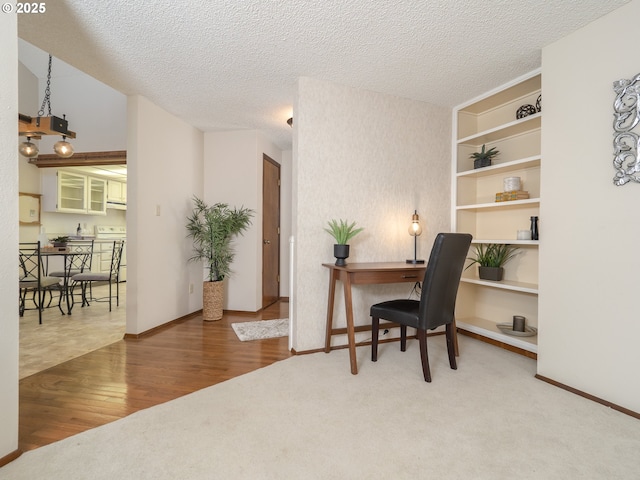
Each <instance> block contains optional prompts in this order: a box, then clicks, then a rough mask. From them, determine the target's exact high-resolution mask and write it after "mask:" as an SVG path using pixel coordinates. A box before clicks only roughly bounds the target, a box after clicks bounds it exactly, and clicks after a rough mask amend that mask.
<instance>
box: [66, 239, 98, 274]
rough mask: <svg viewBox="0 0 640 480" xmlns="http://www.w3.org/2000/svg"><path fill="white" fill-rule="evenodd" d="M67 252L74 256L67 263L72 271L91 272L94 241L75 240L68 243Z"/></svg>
mask: <svg viewBox="0 0 640 480" xmlns="http://www.w3.org/2000/svg"><path fill="white" fill-rule="evenodd" d="M67 250H68V251H69V252H71V253H73V254H74V255H72V256H71V257H70V258H69V259H68V261H67V265H68V267H69V269H70V270H72V271H80V272H84V271H85V270H91V261H92V259H93V240H73V241H71V242H69V243H67Z"/></svg>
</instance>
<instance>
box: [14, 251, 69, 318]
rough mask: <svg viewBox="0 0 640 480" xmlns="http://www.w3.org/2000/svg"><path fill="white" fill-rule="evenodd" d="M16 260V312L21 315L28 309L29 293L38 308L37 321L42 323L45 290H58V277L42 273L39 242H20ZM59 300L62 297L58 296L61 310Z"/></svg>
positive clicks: (59, 306) (42, 266)
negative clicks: (18, 290)
mask: <svg viewBox="0 0 640 480" xmlns="http://www.w3.org/2000/svg"><path fill="white" fill-rule="evenodd" d="M18 261H19V263H18V265H19V266H18V277H19V281H18V285H19V288H20V296H19V303H18V312H19V314H20V316H21V317H22V316H24V312H25V310H30V309H28V308H27V307H26V303H27V294H28V293H31V294H32V297H31V299H32V301H33V304H34V308H35V309H36V310H38V323H40V324H42V311H43V310H44V297H45V292H47V291H48V292H52V291H54V290H59V284H60V279H59V278H57V277H51V276H47V275H45V274H44V265H43V263H42V256H41V255H40V242H34V243H20V245H19V255H18ZM61 301H62V297H58V308H59V309H60V311H62V307H61V305H60V303H61Z"/></svg>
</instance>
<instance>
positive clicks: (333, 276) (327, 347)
mask: <svg viewBox="0 0 640 480" xmlns="http://www.w3.org/2000/svg"><path fill="white" fill-rule="evenodd" d="M337 279H338V272H337V270H335V269H333V268H332V269H331V272H330V273H329V300H328V302H327V333H326V336H325V339H324V352H325V353H329V352H330V351H331V331H332V330H333V304H334V301H335V298H336V280H337Z"/></svg>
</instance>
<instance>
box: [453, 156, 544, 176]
mask: <svg viewBox="0 0 640 480" xmlns="http://www.w3.org/2000/svg"><path fill="white" fill-rule="evenodd" d="M541 158H542V157H541V156H540V155H536V156H533V157H527V158H521V159H518V160H513V161H511V162H505V163H497V164H495V165H491V166H490V167H483V168H476V169H474V170H465V171H463V172H459V173H457V174H456V176H457V177H458V178H462V177H464V178H479V177H486V176H488V175H496V174H500V173H507V172H514V171H517V170H523V169H525V168H534V167H539V166H540V160H541Z"/></svg>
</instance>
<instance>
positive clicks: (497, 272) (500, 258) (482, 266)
mask: <svg viewBox="0 0 640 480" xmlns="http://www.w3.org/2000/svg"><path fill="white" fill-rule="evenodd" d="M475 248H476V251H475V256H474V257H468V260H471V263H470V264H469V265H467V268H469V267H470V266H471V265H474V264H476V263H477V264H478V276H479V277H480V278H481V279H482V280H495V281H500V280H502V276H503V275H504V268H503V266H504V264H505V263H507V262H508V261H509V260H511V259H512V258H513V257H514V256H515V255H516V252H517V250H518V249H519V247H514V246H513V245H509V244H506V243H489V244H486V245H485V244H482V243H481V244H480V245H476V247H475ZM465 270H466V268H465Z"/></svg>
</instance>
